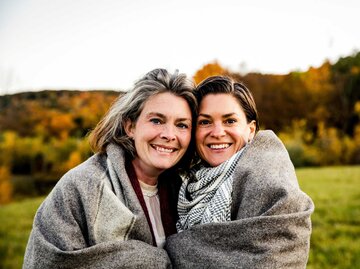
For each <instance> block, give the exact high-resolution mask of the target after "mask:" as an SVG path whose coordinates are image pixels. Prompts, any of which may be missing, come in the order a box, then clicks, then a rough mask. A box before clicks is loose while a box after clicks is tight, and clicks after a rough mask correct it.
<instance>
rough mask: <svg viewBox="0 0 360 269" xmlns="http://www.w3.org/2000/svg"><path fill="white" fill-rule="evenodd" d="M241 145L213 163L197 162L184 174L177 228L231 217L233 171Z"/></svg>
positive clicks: (221, 220) (223, 220)
mask: <svg viewBox="0 0 360 269" xmlns="http://www.w3.org/2000/svg"><path fill="white" fill-rule="evenodd" d="M243 149H244V148H243ZM243 149H242V150H240V151H239V152H237V153H236V154H234V155H233V156H232V157H231V158H230V159H229V160H227V161H225V162H223V163H222V164H220V165H218V166H216V167H205V166H204V165H200V167H199V166H197V167H195V168H193V169H191V170H190V172H189V174H188V175H187V176H185V177H184V178H183V183H182V185H181V188H180V192H179V201H178V214H179V220H178V222H177V224H176V228H177V230H178V232H180V231H183V230H186V229H188V228H190V227H191V226H193V225H197V224H205V223H212V222H225V221H230V220H231V204H232V198H231V195H232V185H233V173H234V170H235V167H236V164H237V162H238V160H239V158H240V155H241V153H242V151H243Z"/></svg>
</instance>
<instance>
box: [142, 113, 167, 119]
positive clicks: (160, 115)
mask: <svg viewBox="0 0 360 269" xmlns="http://www.w3.org/2000/svg"><path fill="white" fill-rule="evenodd" d="M146 117H147V118H151V117H159V118H162V119H165V118H166V116H165V115H164V114H162V113H159V112H149V113H147V115H146Z"/></svg>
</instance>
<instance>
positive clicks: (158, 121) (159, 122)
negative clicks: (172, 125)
mask: <svg viewBox="0 0 360 269" xmlns="http://www.w3.org/2000/svg"><path fill="white" fill-rule="evenodd" d="M150 121H151V122H152V123H154V124H161V120H160V119H150Z"/></svg>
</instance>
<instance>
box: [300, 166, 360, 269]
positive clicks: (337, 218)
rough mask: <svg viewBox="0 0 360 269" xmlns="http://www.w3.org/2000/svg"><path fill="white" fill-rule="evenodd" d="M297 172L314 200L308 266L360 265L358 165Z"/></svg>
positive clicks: (340, 266)
mask: <svg viewBox="0 0 360 269" xmlns="http://www.w3.org/2000/svg"><path fill="white" fill-rule="evenodd" d="M296 172H297V176H298V179H299V183H300V186H301V188H302V189H303V191H305V192H306V193H307V194H309V195H310V196H311V198H312V199H313V201H314V203H315V213H314V214H313V215H312V225H313V233H312V237H311V248H310V257H309V263H308V267H307V268H310V269H315V268H322V269H324V268H332V269H334V268H341V269H346V268H360V166H355V167H354V166H353V167H345V166H344V167H324V168H304V169H297V171H296Z"/></svg>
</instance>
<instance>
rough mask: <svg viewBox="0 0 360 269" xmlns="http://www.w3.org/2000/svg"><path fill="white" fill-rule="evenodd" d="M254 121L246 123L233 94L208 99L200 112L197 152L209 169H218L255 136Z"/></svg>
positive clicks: (202, 102) (197, 130) (218, 95)
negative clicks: (212, 167) (213, 167)
mask: <svg viewBox="0 0 360 269" xmlns="http://www.w3.org/2000/svg"><path fill="white" fill-rule="evenodd" d="M255 130H256V124H255V121H251V122H250V123H248V122H247V119H246V116H245V113H244V111H243V109H242V108H241V106H240V104H239V102H238V101H237V99H236V98H235V97H234V96H232V95H231V94H226V93H219V94H208V95H206V96H205V97H204V98H203V99H202V101H201V103H200V108H199V116H198V119H197V125H196V148H197V152H198V154H199V155H200V157H201V158H202V159H203V160H204V161H206V162H207V163H208V164H209V165H210V166H218V165H219V164H221V163H222V162H224V161H226V160H228V159H229V158H230V157H231V156H232V155H234V154H235V153H236V152H238V151H239V150H240V149H241V148H242V147H243V146H245V144H246V143H247V142H248V141H249V140H251V139H253V137H254V135H255Z"/></svg>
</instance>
